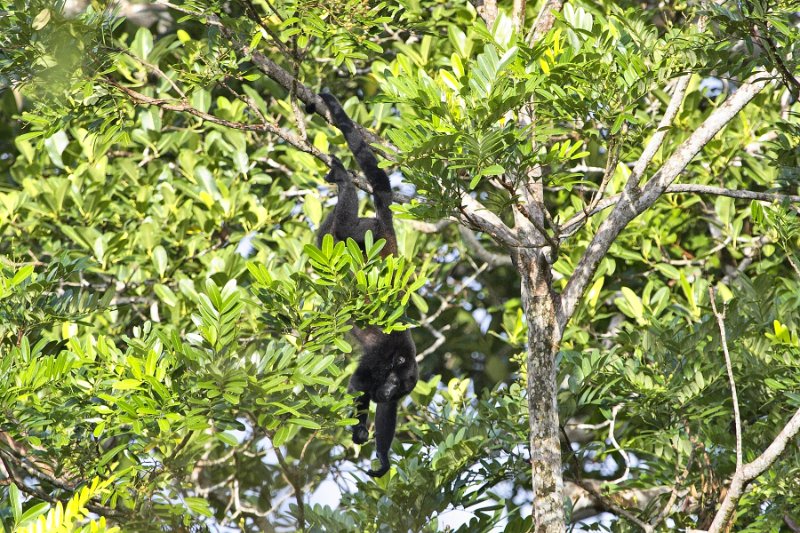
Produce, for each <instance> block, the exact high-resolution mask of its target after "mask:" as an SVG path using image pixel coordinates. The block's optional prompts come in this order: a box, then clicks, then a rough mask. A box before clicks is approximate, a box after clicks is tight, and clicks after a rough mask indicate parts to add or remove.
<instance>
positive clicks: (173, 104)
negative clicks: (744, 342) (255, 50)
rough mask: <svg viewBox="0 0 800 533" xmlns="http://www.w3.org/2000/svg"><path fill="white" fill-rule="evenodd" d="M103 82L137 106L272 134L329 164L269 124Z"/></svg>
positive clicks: (105, 80) (323, 158) (322, 157)
mask: <svg viewBox="0 0 800 533" xmlns="http://www.w3.org/2000/svg"><path fill="white" fill-rule="evenodd" d="M103 81H104V82H105V83H107V84H109V85H111V86H112V87H115V88H116V89H118V90H119V91H121V92H122V93H124V94H125V95H126V96H128V98H130V99H131V100H133V101H134V102H135V103H137V104H141V105H150V106H156V107H160V108H162V109H167V110H169V111H177V112H180V113H187V114H189V115H193V116H195V117H197V118H201V119H203V120H205V121H208V122H212V123H214V124H219V125H220V126H225V127H227V128H232V129H236V130H243V131H260V132H268V133H273V134H275V135H277V136H278V137H280V138H281V139H283V140H285V141H286V142H287V143H289V144H291V145H292V146H294V147H295V148H297V149H298V150H301V151H303V152H306V153H308V154H311V155H313V156H314V157H316V158H317V159H320V160H321V161H324V162H325V163H328V162H330V158H329V157H328V156H327V155H325V154H323V153H322V152H320V151H319V149H317V148H316V147H315V146H313V145H311V144H309V143H307V142H305V141H303V140H302V139H300V138H299V137H298V136H297V135H295V134H294V133H292V132H290V131H286V130H284V129H282V128H280V127H278V126H276V125H275V124H272V123H270V122H262V123H261V124H246V123H244V122H234V121H231V120H225V119H222V118H219V117H216V116H214V115H212V114H210V113H206V112H205V111H200V110H199V109H197V108H195V107H192V106H190V105H189V104H187V103H186V102H182V101H180V100H177V101H176V100H166V99H163V98H152V97H150V96H147V95H144V94H142V93H140V92H138V91H135V90H133V89H131V88H130V87H125V86H124V85H121V84H119V83H117V82H116V81H114V80H112V79H110V78H104V79H103Z"/></svg>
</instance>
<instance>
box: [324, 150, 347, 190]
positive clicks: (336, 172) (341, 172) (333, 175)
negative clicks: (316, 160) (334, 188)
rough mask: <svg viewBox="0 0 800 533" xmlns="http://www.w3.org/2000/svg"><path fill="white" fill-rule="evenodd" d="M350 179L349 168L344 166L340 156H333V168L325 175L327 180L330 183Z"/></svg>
mask: <svg viewBox="0 0 800 533" xmlns="http://www.w3.org/2000/svg"><path fill="white" fill-rule="evenodd" d="M349 180H350V175H349V174H348V173H347V169H345V168H344V165H342V162H341V161H339V158H338V157H336V156H334V155H332V156H331V170H330V172H328V173H327V174H326V175H325V181H327V182H328V183H343V182H346V181H349Z"/></svg>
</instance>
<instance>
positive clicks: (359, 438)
mask: <svg viewBox="0 0 800 533" xmlns="http://www.w3.org/2000/svg"><path fill="white" fill-rule="evenodd" d="M320 97H321V98H322V100H323V101H324V102H325V104H327V106H328V109H329V110H330V112H331V115H332V117H333V122H334V125H335V126H336V127H337V128H339V129H340V130H341V132H342V134H344V138H345V140H346V141H347V146H348V147H349V148H350V151H351V152H352V153H353V156H355V159H356V162H357V163H358V165H359V166H360V167H361V170H362V171H363V172H364V175H365V176H366V178H367V181H368V182H369V184H370V186H371V187H372V198H373V202H374V204H375V216H374V217H359V216H358V197H357V196H356V190H355V186H354V185H353V183H352V181H351V179H350V175H349V174H348V173H347V171H346V170H345V169H344V167H343V166H342V163H341V162H340V161H339V160H338V159H337V158H335V157H332V158H331V171H330V172H329V173H328V175H327V176H326V177H325V181H328V182H331V183H336V184H337V186H338V187H339V201H338V203H337V204H336V207H335V208H334V210H333V212H331V213H330V214H329V215H328V217H327V218H326V219H325V221H324V222H323V223H322V225H321V226H320V229H319V235H318V240H321V239H322V237H323V235H327V234H331V235H333V238H334V239H335V240H337V241H342V240H345V239H347V238H348V237H349V238H351V239H354V240H355V241H356V242H357V243H358V244H359V246H361V248H362V249H363V248H364V234H365V233H366V232H367V230H371V231H372V234H373V236H374V238H375V240H377V239H386V246H384V248H383V250H382V251H381V253H382V254H383V255H384V256H386V255H389V254H391V253H396V252H397V238H396V236H395V232H394V225H393V223H392V211H391V209H389V206H390V205H391V203H392V188H391V185H390V183H389V176H387V175H386V172H384V171H383V169H381V168H380V167H378V160H377V159H376V158H375V154H373V153H372V149H371V148H370V147H369V145H368V144H367V143H366V142H365V141H364V138H363V137H362V136H361V134H360V133H359V131H358V130H357V129H356V127H355V125H354V124H353V121H352V120H350V117H348V116H347V113H345V111H344V109H342V106H341V105H340V104H339V101H338V100H336V97H334V96H333V95H332V94H329V93H323V94H321V95H320ZM310 107H312V106H310ZM353 334H354V336H355V337H356V339H358V341H359V343H360V344H361V347H362V351H363V353H362V355H361V359H360V360H359V363H358V367H357V368H356V371H355V372H354V373H353V376H352V377H351V378H350V385H349V387H348V390H349V391H350V392H351V393H353V392H361V393H362V394H361V396H360V397H359V398H358V400H357V401H356V408H357V411H358V412H357V418H358V424H356V425H355V426H353V442H355V443H357V444H363V443H365V442H366V441H367V439H368V438H369V432H368V430H367V416H368V414H369V402H370V401H373V402H375V403H376V404H377V412H376V414H375V448H376V454H377V456H378V460H379V461H380V464H381V466H380V468H379V469H377V470H369V471H368V472H367V473H368V474H369V475H370V476H373V477H380V476H383V475H384V474H386V472H388V471H389V468H390V464H389V449H390V448H391V445H392V440H393V439H394V432H395V427H396V425H397V403H398V401H399V400H400V399H401V398H402V397H403V396H405V395H406V394H408V393H410V392H411V391H412V390H413V389H414V386H415V385H416V383H417V379H418V377H419V369H418V367H417V360H416V354H417V349H416V346H415V345H414V340H413V339H412V338H411V332H409V331H408V330H406V331H395V332H392V333H388V334H387V333H383V332H382V331H381V330H380V329H379V328H376V327H368V328H364V329H361V328H353Z"/></svg>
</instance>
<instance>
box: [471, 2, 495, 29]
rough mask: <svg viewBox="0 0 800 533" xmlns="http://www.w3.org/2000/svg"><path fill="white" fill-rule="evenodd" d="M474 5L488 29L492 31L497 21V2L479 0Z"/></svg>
mask: <svg viewBox="0 0 800 533" xmlns="http://www.w3.org/2000/svg"><path fill="white" fill-rule="evenodd" d="M474 5H475V10H476V11H477V12H478V16H479V17H481V18H482V19H483V23H484V24H486V27H487V28H489V29H491V28H492V26H494V21H495V20H497V0H477V1H476V2H474Z"/></svg>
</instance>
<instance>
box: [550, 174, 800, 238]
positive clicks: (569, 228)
mask: <svg viewBox="0 0 800 533" xmlns="http://www.w3.org/2000/svg"><path fill="white" fill-rule="evenodd" d="M686 193H695V194H710V195H712V196H727V197H728V198H736V199H739V200H757V201H759V202H790V203H800V196H799V195H795V194H781V193H777V192H760V191H747V190H737V189H726V188H724V187H715V186H713V185H698V184H694V183H674V184H672V185H670V186H669V187H667V190H666V191H664V194H686ZM621 196H622V195H621V194H616V195H614V196H609V197H608V198H604V199H603V200H601V201H600V202H598V203H597V205H596V206H595V208H594V209H592V210H591V211H588V212H586V213H578V214H577V215H575V216H573V217H572V218H570V219H569V220H568V221H566V222H565V223H564V224H563V225H562V226H561V227H560V228H559V233H558V234H559V238H560V240H561V241H562V242H563V241H564V240H566V239H567V237H569V236H571V235H574V234H575V232H577V231H578V230H579V229H580V228H581V226H582V225H583V223H584V222H585V221H586V219H587V218H589V217H591V216H592V215H596V214H597V213H599V212H601V211H605V210H606V209H608V208H609V207H612V206H614V205H616V204H617V202H618V201H619V199H620V197H621Z"/></svg>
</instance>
